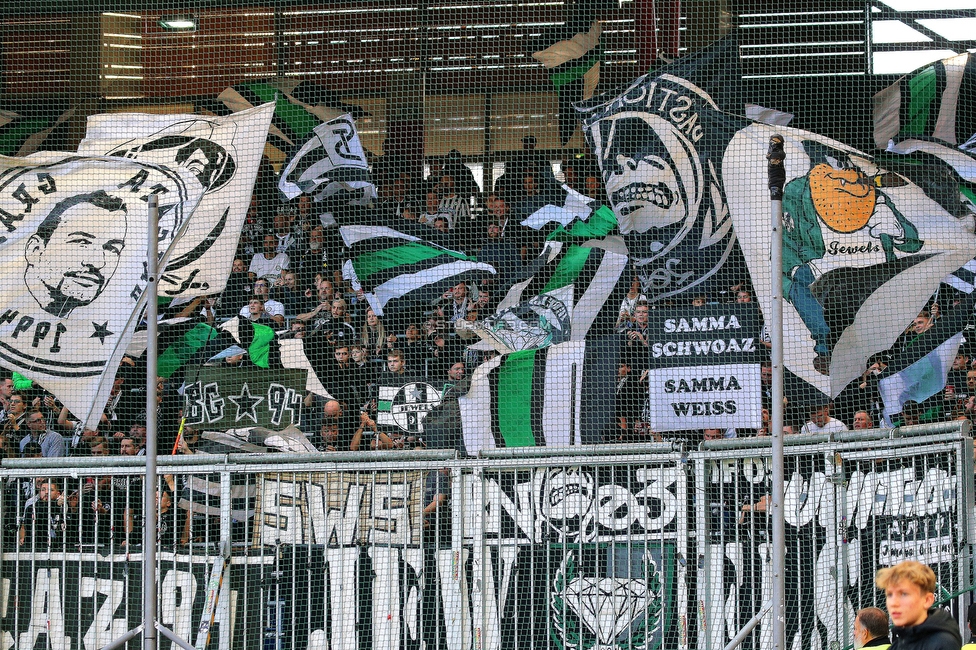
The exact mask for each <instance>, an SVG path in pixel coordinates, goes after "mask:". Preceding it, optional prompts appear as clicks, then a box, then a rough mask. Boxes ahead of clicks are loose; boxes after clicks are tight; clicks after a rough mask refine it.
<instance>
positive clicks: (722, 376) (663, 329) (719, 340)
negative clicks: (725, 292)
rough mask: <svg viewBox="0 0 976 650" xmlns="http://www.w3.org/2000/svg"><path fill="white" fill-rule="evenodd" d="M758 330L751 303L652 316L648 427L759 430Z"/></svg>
mask: <svg viewBox="0 0 976 650" xmlns="http://www.w3.org/2000/svg"><path fill="white" fill-rule="evenodd" d="M759 330H760V318H759V310H758V308H757V307H756V305H755V304H751V303H746V304H734V305H708V306H704V307H689V308H687V309H659V310H655V311H652V312H651V317H650V322H649V325H648V331H649V333H650V336H649V337H648V338H649V340H648V352H649V356H650V371H649V373H648V380H649V382H650V389H649V390H650V401H649V407H650V408H649V411H650V425H651V428H652V429H654V430H655V431H684V430H688V429H726V428H729V427H737V428H742V429H758V428H759V427H761V426H762V387H761V385H760V379H759V374H760V373H759V356H758V350H759V345H760V343H759Z"/></svg>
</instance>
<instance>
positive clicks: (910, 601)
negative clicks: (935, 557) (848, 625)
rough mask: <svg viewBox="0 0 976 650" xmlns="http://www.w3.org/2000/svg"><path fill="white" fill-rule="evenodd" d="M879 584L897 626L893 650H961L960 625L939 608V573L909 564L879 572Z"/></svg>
mask: <svg viewBox="0 0 976 650" xmlns="http://www.w3.org/2000/svg"><path fill="white" fill-rule="evenodd" d="M875 584H877V585H878V588H879V589H883V590H884V592H885V602H886V606H887V609H888V615H889V616H890V617H891V622H892V623H893V624H894V628H893V629H892V631H891V632H892V639H893V641H892V644H891V650H960V648H961V647H962V636H961V635H960V634H959V625H958V624H957V623H956V622H955V620H953V618H952V617H951V616H950V615H949V614H948V613H947V612H946V611H945V610H943V609H940V608H937V607H933V605H934V604H935V573H934V572H933V571H932V569H930V568H929V567H927V566H925V565H924V564H921V563H919V562H913V561H907V562H901V563H899V564H896V565H895V566H893V567H888V568H887V569H881V570H880V571H878V575H877V576H876V577H875Z"/></svg>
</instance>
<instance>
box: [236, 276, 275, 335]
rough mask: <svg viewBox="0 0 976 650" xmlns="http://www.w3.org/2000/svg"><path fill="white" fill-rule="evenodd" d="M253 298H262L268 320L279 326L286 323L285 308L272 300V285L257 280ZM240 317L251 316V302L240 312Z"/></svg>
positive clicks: (265, 281) (266, 281)
mask: <svg viewBox="0 0 976 650" xmlns="http://www.w3.org/2000/svg"><path fill="white" fill-rule="evenodd" d="M251 298H260V299H261V302H262V303H263V304H264V312H265V313H266V314H268V318H270V319H271V320H273V321H274V322H275V323H277V324H279V325H283V324H284V322H285V306H284V305H283V304H281V303H280V302H278V301H277V300H273V299H272V298H271V283H270V282H268V280H255V281H254V289H253V295H252V296H251ZM238 314H239V315H240V316H243V317H244V318H247V317H248V316H249V314H250V301H248V304H247V305H245V306H244V307H243V308H241V310H240V311H239V312H238Z"/></svg>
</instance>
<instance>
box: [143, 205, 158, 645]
mask: <svg viewBox="0 0 976 650" xmlns="http://www.w3.org/2000/svg"><path fill="white" fill-rule="evenodd" d="M158 223H159V197H158V196H156V195H155V194H151V195H150V196H149V246H148V248H149V253H148V255H147V260H146V262H147V267H146V275H147V283H146V293H147V294H148V296H149V297H148V298H147V300H146V328H147V330H146V335H147V347H146V478H145V481H144V484H143V486H142V488H143V502H142V517H143V530H142V647H143V649H144V650H156V645H157V644H156V641H157V636H156V528H157V526H156V438H157V436H156V366H157V359H156V339H157V325H156V316H157V312H158V310H157V305H156V291H157V289H158V286H157V283H158V281H159V278H158V277H157V270H158V269H157V268H156V267H157V265H158V263H159V255H158V251H159V242H158V238H159V226H158Z"/></svg>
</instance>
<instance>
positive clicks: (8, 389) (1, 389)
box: [0, 377, 14, 423]
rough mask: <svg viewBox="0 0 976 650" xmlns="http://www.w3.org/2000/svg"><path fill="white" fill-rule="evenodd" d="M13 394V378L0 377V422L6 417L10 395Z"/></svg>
mask: <svg viewBox="0 0 976 650" xmlns="http://www.w3.org/2000/svg"><path fill="white" fill-rule="evenodd" d="M13 394H14V380H13V379H11V378H10V377H6V378H4V379H0V423H2V422H3V421H4V420H6V419H7V409H9V408H10V396H11V395H13Z"/></svg>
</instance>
